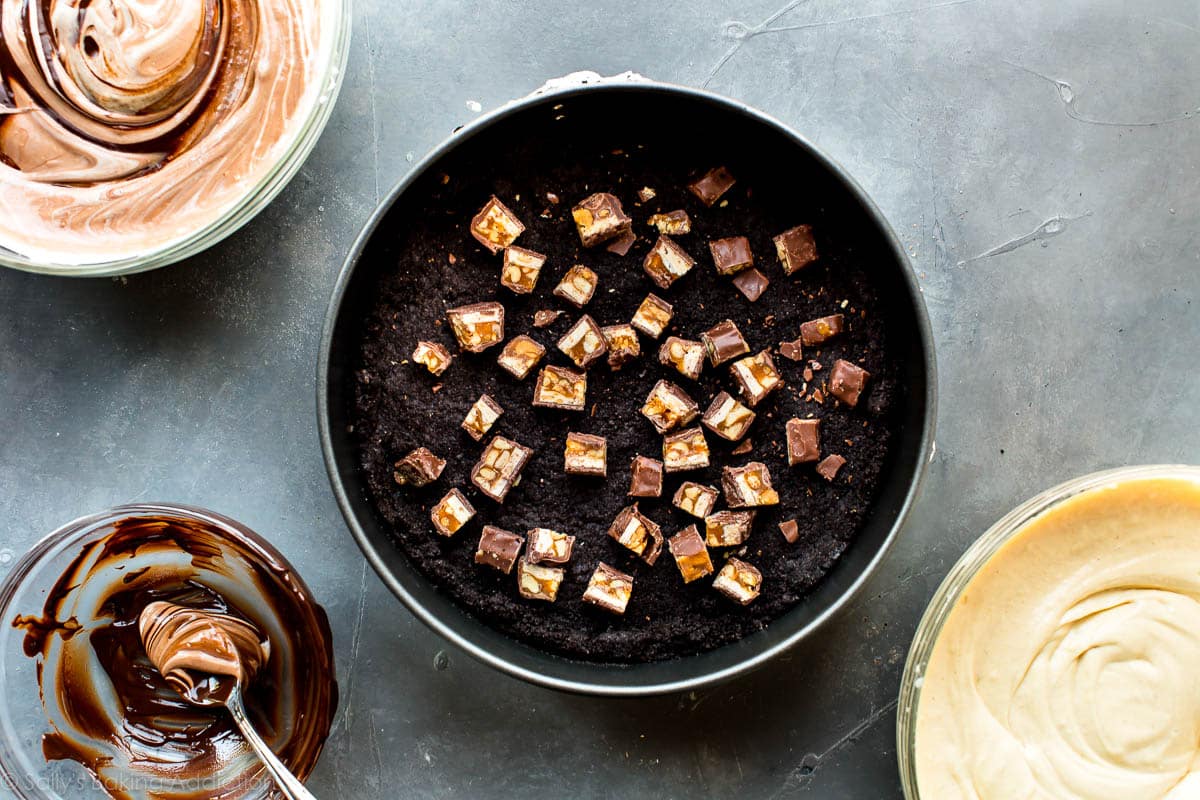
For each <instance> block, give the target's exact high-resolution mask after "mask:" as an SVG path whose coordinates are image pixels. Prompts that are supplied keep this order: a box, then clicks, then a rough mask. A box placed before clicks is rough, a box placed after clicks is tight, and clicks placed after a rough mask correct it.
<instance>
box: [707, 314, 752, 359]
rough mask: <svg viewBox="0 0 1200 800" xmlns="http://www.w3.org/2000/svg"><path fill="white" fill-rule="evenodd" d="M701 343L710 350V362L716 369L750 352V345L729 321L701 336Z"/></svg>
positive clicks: (720, 323) (719, 324)
mask: <svg viewBox="0 0 1200 800" xmlns="http://www.w3.org/2000/svg"><path fill="white" fill-rule="evenodd" d="M700 341H702V342H704V346H705V348H707V349H708V360H709V361H711V362H712V365H713V366H714V367H716V366H719V365H721V364H724V363H725V362H726V361H728V360H729V359H731V358H737V357H738V356H742V355H745V354H746V353H749V352H750V345H749V344H747V343H746V340H745V339H744V338H743V337H742V332H741V331H739V330H738V327H737V325H734V324H733V320H729V319H727V320H725V321H723V322H719V323H717V324H716V325H714V326H712V327H711V328H709V329H708V330H706V331H705V332H704V333H702V334H700Z"/></svg>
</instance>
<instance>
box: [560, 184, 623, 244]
mask: <svg viewBox="0 0 1200 800" xmlns="http://www.w3.org/2000/svg"><path fill="white" fill-rule="evenodd" d="M571 216H572V217H573V218H574V220H575V227H576V229H577V230H578V231H579V240H580V241H581V242H583V246H584V247H594V246H595V245H598V244H602V243H604V242H607V241H608V240H609V239H615V238H617V237H618V236H620V235H621V234H623V233H625V232H626V231H628V230H629V229H630V227H631V226H632V223H633V220H631V219H630V218H629V217H628V216H626V214H625V211H624V209H622V208H621V201H620V200H618V199H617V198H616V197H615V196H613V195H611V194H609V193H608V192H597V193H596V194H594V195H592V196H591V197H588V198H587V199H586V200H584V201H583V202H582V203H580V204H579V205H577V206H575V207H574V208H573V209H571Z"/></svg>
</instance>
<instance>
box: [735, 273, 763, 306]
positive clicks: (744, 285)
mask: <svg viewBox="0 0 1200 800" xmlns="http://www.w3.org/2000/svg"><path fill="white" fill-rule="evenodd" d="M733 285H734V288H736V289H737V290H738V291H739V292H741V293H742V294H743V295H745V297H746V299H747V300H749V301H750V302H751V303H754V302H757V301H758V298H760V297H762V295H763V292H765V291H766V290H767V287H768V286H770V285H771V281H769V280H768V279H767V276H766V275H763V274H762V273H761V272H759V271H758V270H756V269H754V268H750V269H748V270H746V271H744V272H739V273H738V274H737V277H735V278H734V279H733Z"/></svg>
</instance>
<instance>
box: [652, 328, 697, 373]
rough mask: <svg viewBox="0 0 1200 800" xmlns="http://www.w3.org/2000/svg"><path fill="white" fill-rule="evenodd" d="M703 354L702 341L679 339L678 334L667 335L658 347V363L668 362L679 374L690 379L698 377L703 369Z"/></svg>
mask: <svg viewBox="0 0 1200 800" xmlns="http://www.w3.org/2000/svg"><path fill="white" fill-rule="evenodd" d="M704 354H705V347H704V343H703V342H693V341H690V340H688V339H680V338H679V337H678V336H668V337H667V340H666V341H665V342H663V344H662V347H660V348H658V360H659V362H660V363H662V364H670V365H671V366H673V367H675V369H676V370H678V371H679V374H680V375H683V376H685V377H688V378H691V379H692V380H696V379H697V378H699V377H700V373H701V372H703V371H704Z"/></svg>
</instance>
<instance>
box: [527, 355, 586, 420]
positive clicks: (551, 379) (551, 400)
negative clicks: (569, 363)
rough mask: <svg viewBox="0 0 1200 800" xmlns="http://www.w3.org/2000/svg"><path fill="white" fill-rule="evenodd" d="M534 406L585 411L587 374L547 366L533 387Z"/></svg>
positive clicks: (539, 374)
mask: <svg viewBox="0 0 1200 800" xmlns="http://www.w3.org/2000/svg"><path fill="white" fill-rule="evenodd" d="M533 404H534V405H535V406H541V407H542V408H557V409H560V410H563V411H583V410H584V408H586V407H587V373H586V372H576V371H575V370H573V369H566V368H565V367H555V366H547V367H543V368H542V371H541V372H539V373H538V379H537V385H536V386H534V387H533Z"/></svg>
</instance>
